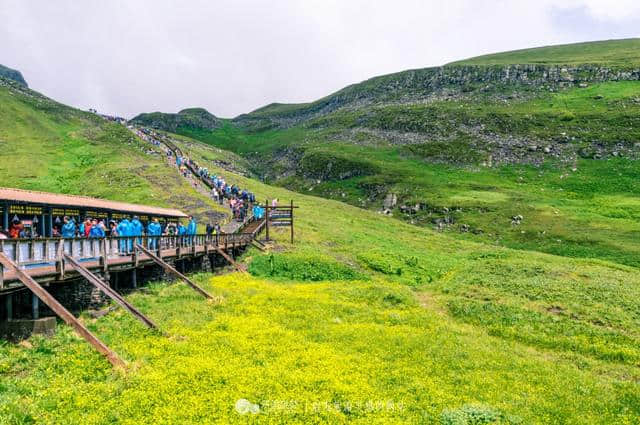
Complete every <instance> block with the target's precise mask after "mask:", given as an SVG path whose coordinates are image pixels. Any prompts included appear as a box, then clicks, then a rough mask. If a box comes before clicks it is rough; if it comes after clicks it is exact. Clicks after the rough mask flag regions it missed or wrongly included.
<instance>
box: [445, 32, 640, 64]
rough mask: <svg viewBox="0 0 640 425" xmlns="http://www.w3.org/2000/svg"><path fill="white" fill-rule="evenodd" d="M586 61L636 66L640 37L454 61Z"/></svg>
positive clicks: (639, 59)
mask: <svg viewBox="0 0 640 425" xmlns="http://www.w3.org/2000/svg"><path fill="white" fill-rule="evenodd" d="M585 63H591V64H597V65H604V66H611V67H615V68H633V67H637V66H638V65H640V39H638V38H630V39H626V40H606V41H596V42H587V43H575V44H564V45H559V46H547V47H538V48H534V49H523V50H514V51H511V52H502V53H495V54H490V55H484V56H478V57H475V58H471V59H465V60H461V61H457V62H453V63H450V64H449V66H451V65H512V64H522V65H525V64H540V65H580V64H585Z"/></svg>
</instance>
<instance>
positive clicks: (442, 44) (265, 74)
mask: <svg viewBox="0 0 640 425" xmlns="http://www.w3.org/2000/svg"><path fill="white" fill-rule="evenodd" d="M639 3H640V2H639ZM581 7H584V8H585V10H588V13H589V14H590V15H593V17H594V19H603V20H628V19H629V18H635V19H638V18H639V17H640V10H639V8H640V6H638V5H636V4H635V2H631V1H627V0H619V1H614V0H612V1H608V2H604V1H596V0H566V1H562V2H559V1H551V0H539V1H536V2H532V1H527V0H511V1H507V0H491V1H490V0H447V1H446V2H442V1H441V0H388V1H381V0H304V1H299V0H243V1H240V0H209V1H207V0H190V1H188V2H187V1H185V2H176V1H171V0H136V1H126V0H112V1H109V2H103V1H99V0H84V1H82V2H78V1H74V0H56V1H55V2H52V1H49V0H31V1H24V0H0V22H2V26H0V63H3V64H5V65H8V66H12V67H15V68H18V69H20V70H21V71H23V73H24V74H25V77H26V78H27V80H28V81H29V83H30V84H31V86H32V87H33V88H35V89H36V90H39V91H42V92H43V93H45V94H47V95H49V96H51V97H53V98H55V99H57V100H60V101H62V102H65V103H69V104H72V105H76V106H79V107H82V108H89V107H96V108H98V109H99V110H102V111H106V112H110V113H119V114H123V115H126V116H132V115H135V114H136V113H138V112H143V111H153V110H162V111H177V110H179V109H182V108H183V107H188V106H203V107H206V108H207V109H209V110H210V111H211V112H213V113H215V114H218V115H221V116H234V115H237V114H240V113H243V112H247V111H249V110H252V109H254V108H257V107H260V106H262V105H264V104H267V103H270V102H302V101H310V100H314V99H316V98H319V97H321V96H324V95H326V94H328V93H330V92H332V91H334V90H338V89H340V88H341V87H343V86H345V85H347V84H350V83H353V82H357V81H361V80H363V79H366V78H369V77H372V76H375V75H380V74H384V73H389V72H395V71H401V70H404V69H408V68H420V67H425V66H434V65H440V64H443V63H446V62H449V61H453V60H456V59H460V58H464V57H469V56H475V55H478V54H484V53H490V52H496V51H503V50H511V49H517V48H525V47H533V46H539V45H548V44H554V43H565V42H574V41H582V40H583V39H585V33H586V34H588V33H589V31H590V27H589V25H591V23H590V22H584V23H582V24H581V22H577V24H576V22H572V26H571V28H569V29H567V27H566V26H563V25H562V23H558V22H556V21H555V20H553V19H551V17H550V16H551V15H552V14H553V13H552V12H553V10H557V9H558V8H564V9H571V8H574V9H575V8H581ZM576 25H577V26H578V27H579V29H580V30H581V31H580V32H575V31H574V28H575V27H576ZM581 25H582V26H581ZM625 31H626V30H625ZM625 31H623V30H620V31H617V32H616V34H615V36H616V37H618V36H625V35H626V36H628V35H627V32H625ZM634 31H635V30H634ZM598 36H600V34H598Z"/></svg>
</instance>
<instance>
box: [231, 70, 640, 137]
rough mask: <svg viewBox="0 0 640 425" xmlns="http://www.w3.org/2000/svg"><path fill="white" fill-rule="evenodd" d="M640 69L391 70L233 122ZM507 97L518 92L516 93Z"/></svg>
mask: <svg viewBox="0 0 640 425" xmlns="http://www.w3.org/2000/svg"><path fill="white" fill-rule="evenodd" d="M638 80H640V69H636V68H633V69H626V70H625V69H613V68H607V67H602V66H596V65H581V66H572V67H563V66H544V65H510V66H443V67H437V68H425V69H417V70H410V71H404V72H399V73H396V74H389V75H384V76H380V77H375V78H372V79H370V80H366V81H364V82H362V83H359V84H354V85H351V86H348V87H346V88H344V89H342V90H340V91H338V92H336V93H334V94H332V95H329V96H327V97H325V98H323V99H320V100H318V101H316V102H312V103H307V104H298V105H285V104H278V103H274V104H271V105H268V106H265V107H263V108H260V109H258V110H256V111H253V112H251V113H249V114H244V115H240V116H238V117H237V118H235V119H234V120H233V121H234V123H235V124H237V125H238V126H240V127H243V128H246V129H250V130H264V129H267V128H275V127H279V128H288V127H292V126H294V125H297V124H300V123H301V122H304V121H308V120H311V119H314V118H317V117H320V116H322V115H326V114H328V113H330V112H332V111H335V110H337V109H339V108H343V107H346V106H349V107H352V108H359V107H362V106H365V105H372V104H390V103H391V104H398V103H400V104H403V103H418V102H425V101H429V100H437V99H451V98H468V97H472V96H474V94H473V93H474V92H476V91H478V90H480V91H483V92H490V91H493V92H497V93H498V94H505V92H513V91H514V89H518V90H519V91H521V92H522V91H524V93H520V94H519V96H526V95H527V92H533V93H530V94H529V95H530V96H531V95H533V94H534V93H535V92H536V91H539V90H544V91H549V90H558V89H561V88H566V87H572V86H580V85H581V84H582V85H584V84H589V83H598V82H605V81H638ZM506 96H512V97H513V96H515V95H514V94H512V93H508V94H506Z"/></svg>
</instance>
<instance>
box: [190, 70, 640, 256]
mask: <svg viewBox="0 0 640 425" xmlns="http://www.w3.org/2000/svg"><path fill="white" fill-rule="evenodd" d="M596 98H598V99H596ZM637 99H640V83H638V82H610V83H602V84H598V85H593V86H590V87H588V88H574V89H570V90H566V91H563V92H561V93H553V94H547V95H545V96H543V97H539V98H537V99H533V100H526V101H518V100H514V101H511V102H510V103H504V102H500V101H493V102H492V101H484V102H483V103H482V107H479V105H478V103H473V102H470V101H457V102H453V101H441V102H434V103H430V104H427V105H414V106H410V107H409V106H391V105H390V106H376V107H371V108H366V109H364V110H356V111H353V110H344V111H337V112H334V113H332V114H329V115H327V116H325V117H323V118H319V119H317V120H315V121H312V122H311V123H310V124H308V125H303V126H296V127H293V128H289V129H286V130H277V129H272V130H267V131H260V132H247V131H244V130H241V129H238V128H237V127H234V126H233V125H232V124H231V123H227V124H226V125H225V126H224V127H223V128H221V129H219V130H216V131H213V132H210V131H205V130H196V129H189V130H186V129H185V130H184V131H183V134H187V135H189V136H191V137H193V138H196V139H199V140H202V141H205V142H207V143H210V144H212V145H215V146H217V147H220V148H223V149H228V150H231V151H234V152H236V153H238V154H240V155H242V156H244V157H245V158H247V159H248V160H249V161H250V163H251V164H252V165H253V170H254V171H256V172H257V173H258V174H259V175H262V176H265V177H266V178H267V180H268V181H271V182H275V183H277V184H280V185H283V186H286V187H289V188H291V189H295V190H297V191H299V192H302V193H312V194H316V195H320V196H323V197H327V198H333V199H337V200H342V201H346V202H349V203H351V204H353V205H356V206H361V207H364V208H368V209H374V210H379V209H380V208H381V206H382V204H383V200H384V198H385V196H386V195H387V194H390V193H393V194H396V195H397V197H398V207H399V206H402V205H406V206H408V207H415V205H416V204H418V205H419V210H418V211H415V212H414V211H409V212H408V213H406V214H405V213H403V212H402V211H400V210H399V209H398V208H396V209H394V210H393V214H394V215H395V216H398V217H401V218H403V219H404V220H406V221H408V222H412V223H414V224H417V225H422V226H427V227H430V228H434V227H437V226H440V224H439V223H442V222H445V224H446V225H445V226H444V227H442V230H443V231H445V232H449V233H451V234H455V235H456V236H457V237H460V238H464V239H472V240H477V241H483V242H487V243H492V244H496V245H502V246H508V247H512V248H521V249H528V250H539V251H543V252H548V253H553V254H557V255H566V256H571V257H583V258H604V259H609V260H612V261H617V262H620V263H622V264H628V265H634V266H638V265H640V263H638V258H640V256H639V255H638V254H639V253H640V243H639V242H638V239H637V234H638V231H639V230H640V228H639V227H638V218H639V217H640V206H639V205H637V203H636V202H635V201H634V200H633V199H634V197H636V196H638V195H639V193H638V186H637V185H636V184H635V182H636V181H637V179H638V177H639V176H640V168H639V164H638V162H637V160H636V159H635V158H636V153H635V151H636V147H635V146H636V144H637V143H638V141H640V133H639V131H640V130H639V129H640V122H639V121H638V117H640V103H639V102H638V101H637ZM363 123H367V125H368V127H367V128H364V127H363ZM471 126H476V127H478V126H483V128H484V131H486V132H487V135H483V134H482V133H480V134H476V133H472V134H468V133H464V131H465V129H468V128H470V127H471ZM409 128H411V129H412V130H413V131H415V134H417V135H419V136H421V137H424V138H425V139H424V141H422V142H421V141H420V139H417V140H416V141H415V142H413V143H401V142H398V143H393V142H392V143H390V142H389V139H388V138H386V137H385V135H388V134H390V132H393V131H397V132H398V133H400V131H402V129H405V130H407V129H409ZM490 132H491V133H493V134H501V135H502V137H504V138H505V140H507V141H513V138H514V137H516V136H521V137H522V138H523V139H524V140H526V141H527V144H526V145H523V146H520V147H517V148H516V147H512V148H511V150H510V151H504V150H500V151H499V152H498V153H493V151H492V150H491V149H490V147H489V145H491V143H497V142H492V141H491V139H490V136H488V134H489V133H490ZM456 133H457V135H456ZM403 134H404V133H403ZM423 134H424V136H422V135H423ZM428 134H433V136H428ZM343 135H349V136H350V137H351V140H345V138H343ZM405 135H406V134H405ZM387 137H388V136H387ZM427 137H432V138H431V140H428V139H427ZM447 138H448V140H447ZM594 141H597V142H596V143H593V142H594ZM505 146H506V145H505ZM505 149H506V147H505ZM547 151H548V152H547ZM499 155H504V156H505V157H512V156H515V157H518V156H519V155H522V156H527V157H530V158H533V159H535V160H536V162H535V163H534V164H517V163H516V164H500V163H499V162H498V164H495V163H493V162H497V161H498V160H499V159H500V156H499ZM598 158H599V159H598ZM516 215H523V216H524V220H523V221H522V223H521V224H520V225H512V224H511V217H513V216H516ZM465 229H466V230H469V232H461V230H465Z"/></svg>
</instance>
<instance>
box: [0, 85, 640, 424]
mask: <svg viewBox="0 0 640 425" xmlns="http://www.w3.org/2000/svg"><path fill="white" fill-rule="evenodd" d="M12 87H13V88H10V89H6V88H1V87H0V141H1V142H2V143H3V153H2V155H4V158H3V163H4V164H6V165H7V168H3V169H2V171H0V173H1V174H0V175H1V176H2V178H3V182H4V181H6V182H8V183H6V184H7V185H13V186H16V187H23V188H33V189H41V190H51V191H63V192H67V193H79V194H88V195H97V196H100V195H101V194H102V195H104V196H105V197H106V198H110V199H116V200H125V201H130V202H141V201H144V203H151V204H157V205H161V206H162V205H172V206H180V205H182V207H183V208H185V209H187V211H191V209H192V207H193V208H202V209H205V210H206V209H208V208H209V206H208V205H209V204H208V203H207V202H206V201H204V200H202V199H201V197H200V196H199V195H197V194H195V192H193V191H192V189H191V188H188V187H187V186H185V184H184V183H183V182H182V180H180V179H179V178H177V176H176V175H175V173H174V174H172V173H173V170H172V169H170V168H166V167H165V166H164V165H163V164H162V159H161V158H157V157H156V156H154V155H147V154H145V153H143V152H144V151H145V150H146V149H148V148H149V146H148V145H146V144H143V143H142V142H141V141H139V140H137V139H135V138H132V137H131V136H130V135H129V133H126V131H125V130H124V129H123V128H122V127H119V126H116V125H111V124H107V123H105V122H103V121H101V120H99V119H97V118H95V117H93V116H91V115H89V114H85V113H81V112H78V111H75V110H72V109H70V108H66V107H63V106H62V105H58V104H56V103H54V102H51V101H49V100H46V99H43V98H41V97H39V96H37V95H35V94H33V93H32V92H27V91H24V89H19V88H16V87H15V86H12ZM599 96H602V98H600V97H599ZM637 96H638V86H637V85H634V83H608V84H603V85H597V86H592V87H588V88H586V89H577V88H576V89H573V90H568V91H563V92H560V93H551V94H547V93H545V94H544V95H539V94H537V95H535V96H525V97H526V98H517V99H511V100H510V102H511V103H510V104H508V105H503V104H501V100H495V99H494V100H491V99H489V98H487V97H482V96H480V97H478V99H479V100H478V102H477V103H476V104H475V105H472V104H471V103H472V102H471V103H469V100H468V99H467V100H452V101H447V102H442V103H438V104H437V108H435V109H429V108H430V107H431V106H430V105H429V104H427V105H411V106H410V107H407V108H400V107H398V106H397V105H375V106H372V107H371V108H369V109H368V110H367V111H365V112H366V113H365V112H363V111H362V110H353V111H344V110H342V111H338V112H336V113H335V114H334V115H331V116H326V117H324V118H322V119H318V120H316V121H313V122H309V123H307V124H308V125H302V126H298V127H293V128H290V129H286V130H274V129H270V130H261V131H242V130H239V129H238V128H236V127H234V126H233V125H232V124H231V123H230V122H228V121H226V122H225V123H224V125H223V127H222V128H220V129H217V130H215V131H213V132H204V131H202V130H196V129H194V128H191V127H189V128H182V129H181V130H180V132H181V133H183V137H181V138H180V140H179V141H178V142H177V143H178V144H179V145H180V147H181V148H182V149H183V150H184V151H185V152H188V154H189V156H190V157H192V158H194V159H196V160H197V161H198V162H199V163H201V164H203V165H205V166H208V168H209V169H210V171H211V172H212V173H214V174H216V173H220V174H222V175H224V176H225V177H226V178H227V180H228V181H230V182H231V183H234V184H237V185H239V186H240V187H243V188H245V187H246V188H248V189H249V190H251V191H253V192H254V193H255V194H256V196H257V198H258V199H267V198H269V199H271V198H274V197H277V198H279V199H280V200H281V201H283V202H287V201H288V200H289V199H295V203H296V205H299V207H300V208H299V209H298V210H296V212H295V214H296V218H295V223H296V229H295V230H296V233H295V235H296V243H295V245H290V244H289V243H288V238H289V233H288V229H273V231H272V233H271V234H272V236H273V237H275V238H276V241H277V245H276V247H275V248H274V249H273V250H272V252H270V253H267V254H265V253H262V252H258V251H256V250H254V249H251V250H250V251H248V252H247V253H246V254H245V256H244V257H243V259H242V261H243V262H245V263H246V264H248V266H249V270H250V272H251V274H250V275H246V274H229V275H224V276H212V275H209V274H199V275H195V276H193V278H194V279H195V280H196V281H197V282H198V283H199V284H201V285H202V286H203V287H205V289H206V290H207V291H208V292H210V293H213V294H215V295H216V298H215V300H213V301H211V302H207V301H204V300H203V299H202V298H200V297H198V296H197V294H195V293H194V292H193V291H191V290H190V289H189V288H188V287H186V286H185V285H183V284H180V283H174V284H167V283H162V282H158V283H154V284H152V285H150V286H149V287H148V290H147V291H145V292H138V293H133V294H131V295H129V296H128V298H129V300H130V301H131V302H132V303H133V304H134V305H136V306H137V307H139V308H140V309H141V310H142V311H143V312H144V313H145V314H148V315H149V316H150V317H151V318H152V319H153V320H154V321H155V322H156V323H158V324H159V325H160V327H161V328H162V330H163V331H165V332H166V333H167V336H163V335H159V334H154V333H151V332H149V331H147V330H146V329H144V328H143V327H142V326H140V324H139V323H138V322H137V321H136V320H135V319H133V318H132V317H130V316H129V315H127V314H125V313H124V312H123V311H121V310H116V311H114V312H112V313H110V314H109V315H107V316H105V317H102V318H100V319H97V320H96V319H90V318H89V317H83V318H82V320H83V321H84V322H85V323H87V324H88V326H89V327H90V328H91V329H92V331H93V332H95V333H96V334H97V335H98V336H99V337H100V338H101V339H103V340H104V341H105V342H106V343H107V344H108V345H109V346H110V347H112V348H113V349H115V350H116V351H117V352H118V353H119V354H120V355H121V356H122V357H123V358H124V359H125V360H126V361H127V362H128V367H127V369H126V370H125V371H114V370H112V369H111V368H110V367H109V364H108V363H107V362H106V361H105V360H104V359H103V358H102V357H101V356H100V355H99V354H97V353H96V352H95V351H93V350H92V349H91V348H90V347H89V346H88V345H87V344H86V343H85V342H84V341H82V340H80V339H79V338H77V337H76V336H75V335H74V334H73V332H72V331H71V330H70V328H69V327H67V326H64V325H60V326H59V327H58V333H57V335H56V336H55V337H53V338H51V339H41V338H32V339H31V340H30V341H29V344H23V345H12V344H7V343H0V424H2V425H4V424H11V425H14V424H28V423H44V424H58V423H59V424H83V425H84V424H107V423H125V424H127V423H130V424H147V423H148V424H163V423H166V424H173V423H185V424H189V423H194V424H195V423H198V424H206V423H248V422H249V423H262V422H264V423H346V422H353V423H402V424H404V423H441V424H479V423H502V424H529V423H554V424H555V423H567V424H608V423H620V424H634V423H638V418H639V417H640V387H639V386H638V381H639V380H640V373H639V372H638V364H639V362H640V349H639V348H638V347H640V332H639V331H638V330H639V329H640V316H639V315H638V311H640V301H639V300H640V272H639V271H638V268H637V266H638V263H637V261H638V260H637V258H638V251H639V250H640V247H639V246H638V242H637V240H638V238H637V235H638V234H639V230H640V229H638V224H637V221H638V217H640V202H638V195H639V194H638V187H637V184H636V183H637V179H638V166H637V162H635V161H632V160H630V159H625V158H610V159H608V160H601V161H595V160H591V159H587V158H582V159H579V160H577V161H576V162H575V163H571V164H568V165H567V164H561V163H545V164H542V165H541V166H539V167H534V166H528V165H517V166H500V167H485V166H482V165H481V164H478V163H476V162H473V161H475V160H473V161H472V162H468V161H469V159H467V160H465V161H462V163H460V164H455V165H454V164H447V163H443V161H441V160H445V159H447V158H451V157H454V156H456V155H460V154H462V153H465V151H468V150H469V149H465V147H466V146H469V144H471V143H475V142H476V141H477V140H476V139H474V138H471V137H469V135H466V134H457V133H453V134H451V136H452V139H451V140H454V141H455V143H454V144H453V145H452V146H449V145H447V144H446V143H442V142H445V141H447V140H449V139H446V138H444V139H440V140H437V141H439V142H441V143H442V144H441V145H440V148H439V150H436V151H434V150H429V149H428V147H427V146H422V147H420V146H417V147H416V149H415V150H411V149H408V148H407V147H405V146H401V145H396V144H391V143H389V142H388V141H387V140H385V139H384V137H369V136H367V134H371V132H370V133H367V132H364V131H362V132H361V133H364V135H362V136H358V137H357V138H356V140H355V143H354V140H352V139H347V138H346V137H345V136H344V135H345V134H348V133H349V132H350V131H353V130H355V131H358V130H359V129H360V130H363V129H364V130H369V131H371V130H380V129H383V130H388V131H393V130H394V129H403V128H411V130H412V131H414V132H415V133H417V134H423V135H426V134H437V132H439V131H441V132H443V134H445V133H447V132H448V130H447V129H448V127H447V126H451V128H454V129H455V128H461V127H464V125H461V124H465V123H471V124H473V123H481V124H484V125H485V126H486V127H487V128H489V129H490V131H491V132H495V133H500V132H505V134H507V133H511V132H513V133H514V134H523V135H526V134H529V135H531V134H535V135H536V137H541V138H542V137H551V136H552V135H553V134H555V133H556V132H564V131H566V130H567V129H569V130H570V131H571V134H573V135H574V137H576V138H578V136H579V138H580V140H577V141H573V140H569V141H568V143H574V142H575V143H583V142H585V143H586V142H589V141H590V140H591V139H590V138H591V137H594V138H595V137H597V138H598V139H597V140H600V138H601V137H605V136H603V135H610V136H607V137H610V139H606V138H605V139H603V140H601V141H602V142H603V143H604V142H606V143H609V142H615V139H616V138H620V137H625V139H623V140H624V141H625V142H627V141H631V142H633V140H634V138H635V137H636V133H635V131H636V130H635V128H636V127H635V126H636V121H635V119H636V118H637V117H636V115H637V112H638V111H637V109H636V108H637V107H636V106H635V98H636V97H637ZM595 97H599V98H598V99H597V100H598V102H594V100H596V99H594V98H595ZM438 102H439V101H438ZM272 108H276V109H278V110H280V111H281V112H283V113H289V112H291V111H290V110H289V109H287V108H286V107H284V106H281V105H280V106H278V105H276V106H274V107H272ZM593 111H595V112H593ZM262 113H265V114H267V115H268V110H267V111H262ZM430 114H434V115H430ZM607 114H609V116H607ZM433 117H435V119H437V120H439V121H441V122H443V123H444V124H442V126H433V123H432V122H433V119H432V118H433ZM468 120H470V121H468ZM592 121H593V122H592ZM359 126H363V128H360V127H359ZM366 126H368V127H366ZM604 127H607V128H604ZM518 132H521V133H518ZM191 137H193V139H192V138H191ZM194 139H201V140H203V141H205V142H207V143H209V144H210V145H215V146H217V148H213V147H211V146H207V145H206V144H199V143H198V142H196V141H195V140H194ZM220 149H228V150H231V151H233V153H229V152H225V151H221V150H220ZM441 151H444V152H441ZM283 152H284V153H286V154H287V155H282V153H283ZM237 155H240V156H241V157H242V158H243V159H240V158H239V157H238V156H237ZM434 155H435V156H438V155H440V156H438V157H437V158H435V159H437V161H436V160H434V158H433V157H434ZM256 158H260V159H261V160H262V163H261V164H259V165H256V163H255V162H254V161H255V159H256ZM291 158H294V159H295V161H293V162H294V163H293V165H292V164H291V163H287V161H291ZM219 160H222V161H227V162H231V163H237V166H238V168H239V169H241V170H244V169H245V168H246V167H247V166H249V165H250V164H251V165H252V167H253V168H254V171H256V172H257V173H258V174H259V175H261V176H263V177H264V176H265V174H264V170H265V169H267V168H276V169H278V170H281V171H287V170H288V171H291V167H293V168H294V170H299V171H301V173H300V174H295V173H294V174H292V175H289V176H288V177H283V178H281V179H278V180H277V181H276V183H278V184H279V185H280V186H275V185H269V184H267V183H264V182H260V181H258V180H255V179H251V178H248V177H246V176H244V175H240V174H234V173H233V172H231V171H228V170H223V169H221V168H220V167H219V164H220V163H216V162H214V161H219ZM476 160H477V159H476ZM246 161H250V162H246ZM216 164H218V165H216ZM30 166H31V167H30ZM574 166H575V168H576V170H575V171H573V170H572V168H573V167H574ZM362 170H365V171H366V172H361V171H362ZM132 171H133V173H132ZM352 171H353V172H352ZM245 174H248V173H245ZM267 177H269V176H267ZM174 178H176V179H174ZM267 181H268V179H267ZM87 182H91V184H90V185H89V184H87ZM3 184H5V183H3ZM282 186H287V187H289V188H293V189H295V190H296V191H297V192H292V191H289V190H288V189H286V188H284V187H282ZM390 192H392V193H397V194H398V196H399V199H400V202H401V203H405V204H407V205H410V206H413V205H414V204H415V203H418V204H419V205H418V211H417V212H415V213H414V214H407V215H406V216H404V215H401V214H398V212H397V211H396V217H388V216H384V215H381V214H378V213H376V212H374V211H371V210H369V209H377V208H378V207H379V205H380V202H381V199H382V197H384V195H386V194H387V193H390ZM303 193H304V194H303ZM186 199H189V200H190V201H186ZM199 201H202V202H203V204H199V203H197V202H199ZM343 201H346V202H343ZM191 202H193V204H191ZM177 204H180V205H177ZM349 204H352V205H349ZM517 214H522V215H523V216H524V219H523V220H522V223H521V224H519V225H516V224H511V217H512V216H514V215H517ZM444 216H451V217H453V219H454V224H453V225H452V226H451V227H449V228H448V230H447V231H446V232H443V233H439V232H434V231H433V230H431V229H430V228H431V227H432V226H433V223H432V221H433V220H435V219H442V218H443V217H444ZM412 222H413V223H414V224H418V226H416V225H412V224H411V223H412ZM461 224H467V225H468V226H469V229H470V230H471V231H470V232H467V233H462V232H461V229H462V227H461ZM252 412H255V413H252Z"/></svg>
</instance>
